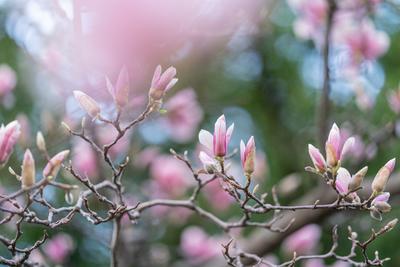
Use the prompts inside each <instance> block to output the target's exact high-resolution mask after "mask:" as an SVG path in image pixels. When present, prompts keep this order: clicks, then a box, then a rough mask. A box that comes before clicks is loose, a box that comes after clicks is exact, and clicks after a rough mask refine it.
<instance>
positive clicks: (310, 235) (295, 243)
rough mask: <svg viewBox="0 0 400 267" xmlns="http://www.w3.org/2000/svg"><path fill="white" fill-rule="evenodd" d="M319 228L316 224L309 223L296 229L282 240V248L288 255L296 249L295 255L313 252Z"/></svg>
mask: <svg viewBox="0 0 400 267" xmlns="http://www.w3.org/2000/svg"><path fill="white" fill-rule="evenodd" d="M320 237H321V228H320V227H319V226H318V225H316V224H309V225H306V226H304V227H303V228H301V229H299V230H297V231H296V232H294V233H293V234H291V235H290V236H289V237H287V238H286V239H285V241H284V242H283V245H282V248H283V249H284V251H285V252H286V253H287V254H288V255H292V254H293V252H294V251H296V253H297V255H305V254H310V253H313V252H315V250H316V248H317V245H318V242H319V239H320Z"/></svg>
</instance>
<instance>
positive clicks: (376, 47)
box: [345, 19, 390, 64]
mask: <svg viewBox="0 0 400 267" xmlns="http://www.w3.org/2000/svg"><path fill="white" fill-rule="evenodd" d="M389 43H390V39H389V37H388V35H387V34H386V33H385V32H383V31H378V30H376V29H375V27H374V25H373V23H372V22H371V21H369V20H366V19H365V20H364V21H362V22H361V23H360V25H358V26H357V27H354V29H353V30H350V31H348V34H347V35H346V37H345V44H346V45H347V47H348V48H349V50H350V54H351V56H352V60H353V64H358V63H360V62H361V61H362V60H375V59H376V58H378V57H380V56H382V55H383V54H384V53H385V52H386V51H387V50H388V48H389Z"/></svg>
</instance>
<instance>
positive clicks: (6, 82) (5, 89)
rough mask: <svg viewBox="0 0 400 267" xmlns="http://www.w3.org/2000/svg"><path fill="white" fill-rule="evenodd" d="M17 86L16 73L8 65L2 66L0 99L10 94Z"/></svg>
mask: <svg viewBox="0 0 400 267" xmlns="http://www.w3.org/2000/svg"><path fill="white" fill-rule="evenodd" d="M16 84H17V76H16V74H15V71H14V70H13V69H12V68H11V67H10V66H8V65H7V64H1V65H0V98H1V97H3V96H5V95H6V94H8V93H10V92H11V91H12V90H13V89H14V87H15V85H16Z"/></svg>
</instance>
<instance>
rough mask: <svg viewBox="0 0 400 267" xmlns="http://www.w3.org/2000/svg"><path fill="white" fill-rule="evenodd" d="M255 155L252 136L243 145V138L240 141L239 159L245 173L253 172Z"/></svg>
mask: <svg viewBox="0 0 400 267" xmlns="http://www.w3.org/2000/svg"><path fill="white" fill-rule="evenodd" d="M255 157H256V144H255V142H254V137H253V136H252V137H250V139H249V141H248V142H247V144H246V145H245V144H244V142H243V140H241V141H240V159H241V161H242V167H243V170H244V172H245V173H246V174H248V175H251V174H252V173H253V172H254V161H255Z"/></svg>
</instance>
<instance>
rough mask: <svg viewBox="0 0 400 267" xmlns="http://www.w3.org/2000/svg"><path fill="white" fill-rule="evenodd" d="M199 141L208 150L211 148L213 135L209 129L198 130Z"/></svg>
mask: <svg viewBox="0 0 400 267" xmlns="http://www.w3.org/2000/svg"><path fill="white" fill-rule="evenodd" d="M199 141H200V144H202V145H203V146H205V147H206V148H208V149H209V150H211V151H212V150H213V135H212V134H211V133H210V132H209V131H206V130H203V129H201V130H200V132H199Z"/></svg>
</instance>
